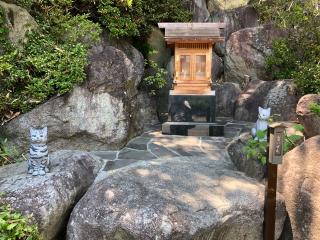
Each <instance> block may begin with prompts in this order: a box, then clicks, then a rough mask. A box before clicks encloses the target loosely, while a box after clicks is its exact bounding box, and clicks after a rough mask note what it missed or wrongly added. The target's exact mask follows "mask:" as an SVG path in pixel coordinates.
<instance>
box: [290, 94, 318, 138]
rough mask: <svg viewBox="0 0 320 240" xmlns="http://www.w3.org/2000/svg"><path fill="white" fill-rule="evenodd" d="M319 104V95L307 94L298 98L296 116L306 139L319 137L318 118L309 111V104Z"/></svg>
mask: <svg viewBox="0 0 320 240" xmlns="http://www.w3.org/2000/svg"><path fill="white" fill-rule="evenodd" d="M311 103H318V104H320V95H319V94H308V95H305V96H303V97H302V98H300V100H299V102H298V105H297V110H296V112H297V115H298V119H299V121H300V123H302V124H303V126H304V131H305V134H306V135H307V137H313V136H316V135H320V117H319V116H316V115H315V114H314V113H313V112H311V111H310V104H311Z"/></svg>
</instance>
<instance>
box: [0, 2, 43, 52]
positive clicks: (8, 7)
mask: <svg viewBox="0 0 320 240" xmlns="http://www.w3.org/2000/svg"><path fill="white" fill-rule="evenodd" d="M0 8H2V9H3V11H4V13H5V18H6V25H7V27H8V29H9V34H8V37H9V40H10V41H11V42H12V43H13V44H14V45H16V46H19V45H20V41H22V42H23V41H25V35H26V34H27V33H28V32H29V31H30V30H33V29H35V28H37V26H38V24H37V23H36V21H35V20H34V19H33V17H32V16H31V15H30V14H29V13H28V12H27V10H25V9H24V8H21V7H19V6H17V5H14V4H9V3H5V2H2V1H0Z"/></svg>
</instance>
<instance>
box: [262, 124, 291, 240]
mask: <svg viewBox="0 0 320 240" xmlns="http://www.w3.org/2000/svg"><path fill="white" fill-rule="evenodd" d="M285 128H286V127H285V125H284V124H282V123H273V124H271V125H270V126H269V127H268V143H269V144H268V148H267V179H268V181H267V186H266V195H265V205H264V224H263V239H264V240H274V234H275V224H276V203H277V174H278V164H281V163H282V157H283V145H284V130H285Z"/></svg>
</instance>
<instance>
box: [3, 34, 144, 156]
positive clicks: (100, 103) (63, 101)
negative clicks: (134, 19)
mask: <svg viewBox="0 0 320 240" xmlns="http://www.w3.org/2000/svg"><path fill="white" fill-rule="evenodd" d="M112 44H113V45H112ZM89 60H90V66H89V67H88V81H87V82H86V83H85V84H83V85H82V86H79V87H75V88H74V89H73V90H72V91H71V92H70V93H69V94H65V95H63V96H58V97H54V98H52V99H50V100H49V101H47V102H46V103H44V104H41V105H39V106H38V107H37V108H35V109H33V110H32V111H30V112H28V113H26V114H23V115H20V116H19V117H18V118H16V119H14V120H12V121H11V122H9V123H8V124H6V125H4V126H2V127H1V128H0V133H1V134H3V135H4V136H6V137H7V138H8V143H9V145H11V146H15V147H16V148H17V150H19V151H20V152H24V151H26V150H27V149H28V147H29V127H30V126H33V127H38V126H48V146H49V151H54V150H57V149H77V150H90V151H94V150H107V149H115V148H119V147H122V146H123V145H124V144H125V143H126V142H127V141H128V139H130V138H131V137H132V136H134V135H137V134H138V133H140V132H141V130H142V128H143V125H144V123H145V120H146V119H145V118H144V116H143V111H144V109H146V107H145V106H144V107H141V105H140V104H139V101H138V100H137V98H138V97H137V94H138V91H137V88H136V87H137V86H138V84H139V82H140V80H141V76H142V74H143V71H144V60H143V57H142V55H141V54H140V53H139V52H138V51H137V50H136V49H135V48H134V47H132V46H131V45H130V44H128V43H125V42H121V41H118V42H117V43H114V42H113V40H109V39H108V38H107V37H105V36H104V37H103V38H102V41H101V43H99V44H97V45H95V46H93V47H92V49H91V50H90V56H89ZM146 100H147V99H146Z"/></svg>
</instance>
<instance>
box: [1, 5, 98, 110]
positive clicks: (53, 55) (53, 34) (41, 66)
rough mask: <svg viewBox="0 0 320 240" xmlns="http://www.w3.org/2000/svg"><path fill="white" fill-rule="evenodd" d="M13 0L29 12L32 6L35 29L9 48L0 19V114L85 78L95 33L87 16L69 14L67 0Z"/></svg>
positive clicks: (61, 91)
mask: <svg viewBox="0 0 320 240" xmlns="http://www.w3.org/2000/svg"><path fill="white" fill-rule="evenodd" d="M18 3H20V4H22V5H23V6H25V7H27V8H30V9H33V10H32V11H35V10H34V9H38V12H36V13H34V14H36V17H37V20H38V22H39V29H38V30H37V31H34V32H32V33H29V35H28V38H27V39H28V41H27V42H26V43H25V44H24V46H23V48H15V47H14V46H12V45H11V44H10V43H9V41H8V40H7V36H6V34H7V29H6V27H5V25H4V23H3V22H1V21H0V26H1V28H0V32H1V33H2V34H1V35H0V36H1V37H0V41H3V42H5V43H6V44H7V46H10V47H6V49H5V50H6V51H5V52H4V55H2V56H0V115H4V114H5V113H8V112H26V111H29V110H31V109H32V108H33V107H35V106H36V105H37V104H39V103H42V102H44V101H46V100H47V99H48V98H50V97H52V96H54V95H60V94H64V93H67V92H69V91H70V90H71V89H72V88H73V87H74V86H75V85H78V84H80V83H82V82H83V81H84V80H85V79H86V73H85V68H86V66H87V64H88V62H87V52H88V46H89V44H90V43H93V42H95V41H97V40H98V39H99V35H100V33H101V28H100V27H99V24H97V23H93V22H92V21H90V20H89V16H88V15H87V14H83V15H75V16H73V15H71V14H69V13H68V12H66V10H65V8H68V7H70V5H71V4H72V1H62V0H61V1H57V2H56V1H55V2H52V1H42V0H39V1H38V0H34V1H31V0H28V1H27V0H23V1H19V2H18ZM46 4H47V5H46ZM50 4H51V5H50ZM57 4H60V5H57ZM47 8H48V9H47ZM0 19H1V18H0ZM1 23H2V24H1ZM1 29H4V30H3V31H1Z"/></svg>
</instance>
